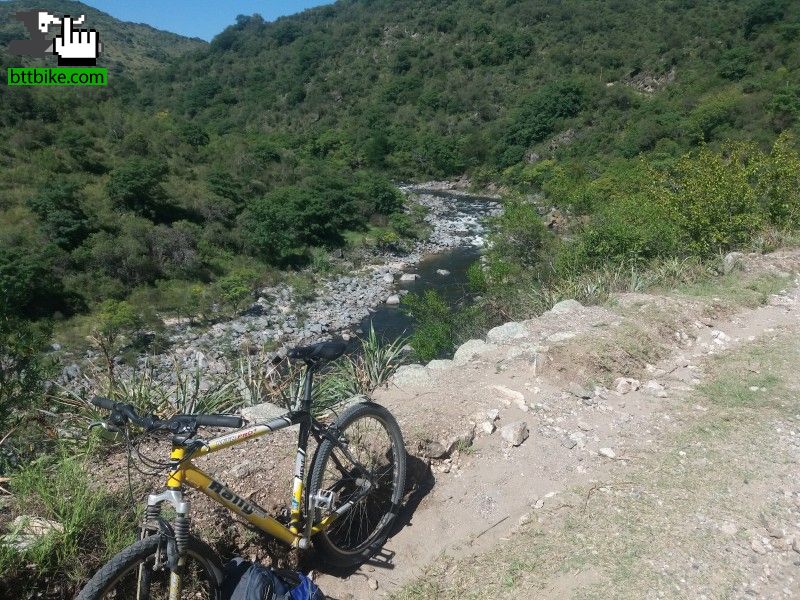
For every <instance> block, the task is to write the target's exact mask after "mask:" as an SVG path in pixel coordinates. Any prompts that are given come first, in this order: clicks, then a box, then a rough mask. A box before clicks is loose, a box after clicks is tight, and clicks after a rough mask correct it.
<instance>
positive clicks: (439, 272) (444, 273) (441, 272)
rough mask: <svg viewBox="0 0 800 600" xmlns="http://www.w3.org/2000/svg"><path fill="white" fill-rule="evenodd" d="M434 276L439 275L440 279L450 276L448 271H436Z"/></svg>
mask: <svg viewBox="0 0 800 600" xmlns="http://www.w3.org/2000/svg"><path fill="white" fill-rule="evenodd" d="M436 274H437V275H441V276H442V277H447V276H448V275H450V271H448V270H447V269H436Z"/></svg>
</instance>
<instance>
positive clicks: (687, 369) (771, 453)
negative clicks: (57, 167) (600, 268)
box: [319, 252, 800, 600]
mask: <svg viewBox="0 0 800 600" xmlns="http://www.w3.org/2000/svg"><path fill="white" fill-rule="evenodd" d="M798 265H800V252H782V253H776V254H773V255H770V256H767V257H755V256H753V257H750V258H749V259H748V260H747V261H745V272H744V273H739V274H738V275H736V276H732V277H728V278H725V280H724V281H720V282H718V283H717V284H715V286H716V287H702V286H701V288H698V287H695V288H693V289H691V290H689V291H688V292H687V293H683V294H680V293H676V294H670V295H668V296H656V295H652V296H651V295H644V294H626V295H622V296H620V297H618V298H616V299H615V301H614V302H612V303H610V305H609V307H605V308H598V307H591V308H589V307H580V306H579V305H577V306H576V305H575V304H572V303H566V304H565V305H562V306H559V307H557V309H556V310H554V311H551V312H550V313H547V314H545V315H544V316H542V317H540V318H538V319H535V320H531V321H526V322H523V323H520V324H509V325H506V326H503V327H502V328H499V329H498V330H493V331H492V332H490V333H489V336H488V338H487V339H488V341H489V343H488V344H480V343H474V344H472V345H471V346H468V347H467V348H466V349H465V350H464V351H461V352H460V353H459V354H457V356H456V358H457V361H456V363H453V364H450V363H439V362H437V363H434V364H432V365H430V368H427V369H421V368H418V369H407V370H406V371H405V373H403V374H401V375H400V376H398V381H397V385H396V386H394V387H392V388H391V389H389V390H387V391H385V392H382V393H381V394H379V395H378V396H377V397H376V400H377V401H379V402H381V403H383V404H385V405H387V406H388V407H389V408H390V409H391V410H392V411H393V413H395V414H396V415H397V416H398V419H399V421H400V422H401V426H402V428H403V431H404V433H405V436H406V438H407V445H408V446H409V448H410V450H412V451H414V452H415V453H416V454H417V455H418V456H425V455H426V454H428V455H430V454H434V455H438V454H440V453H441V450H442V449H443V447H444V448H445V449H446V448H447V447H448V446H452V447H453V448H454V450H453V451H452V452H451V453H450V455H449V457H448V458H445V459H439V460H432V461H429V462H430V471H429V472H428V478H427V480H425V478H424V477H422V478H421V479H422V480H423V483H422V484H421V485H420V488H419V489H418V491H417V496H416V497H414V498H413V501H412V503H411V506H410V507H409V510H408V511H407V513H408V514H407V523H405V526H404V527H402V528H401V529H400V530H399V531H398V532H397V533H396V535H394V537H393V538H392V539H391V540H390V541H389V542H388V544H387V545H386V548H385V552H384V553H383V554H382V555H381V556H380V557H376V560H374V561H372V562H371V563H370V564H368V565H364V566H363V567H362V568H361V569H359V570H358V571H357V572H355V573H353V574H352V575H350V576H349V577H347V578H341V577H339V578H337V577H333V576H331V575H321V576H320V577H319V583H320V585H321V586H322V587H323V589H324V590H325V592H326V593H327V594H329V595H330V597H332V598H339V599H341V600H346V599H359V598H375V597H383V596H386V595H390V594H392V593H399V594H401V595H402V596H404V597H406V596H407V597H410V598H411V597H413V598H427V597H453V598H461V597H482V596H484V595H486V593H487V592H490V593H491V594H494V595H499V596H508V597H519V594H520V592H521V591H522V592H526V593H525V594H524V597H533V596H531V595H530V593H529V592H530V590H533V589H538V590H540V592H541V593H542V595H546V596H547V597H558V598H562V597H563V598H572V597H598V598H608V597H631V598H645V597H647V598H649V597H653V598H656V597H670V596H673V597H697V598H701V597H707V598H717V597H744V594H745V593H746V594H747V597H754V596H758V595H763V597H792V594H794V595H795V596H796V597H800V587H798V586H800V583H798V581H800V576H794V578H792V575H789V574H787V573H786V570H785V567H786V565H790V566H791V565H792V562H793V561H794V560H796V559H800V554H796V553H794V551H793V550H792V548H791V547H792V544H793V543H794V544H795V547H796V548H799V547H800V482H798V481H797V479H796V474H797V472H798V465H797V462H798V460H799V459H800V448H799V446H800V414H798V413H800V407H798V405H797V404H794V405H792V406H791V407H785V410H783V412H781V410H778V409H776V408H775V406H772V405H769V407H768V409H767V408H766V407H765V406H766V405H765V406H762V408H763V410H761V411H760V412H756V413H754V414H750V413H749V412H747V411H751V410H755V409H753V407H752V406H751V405H750V404H753V403H756V401H758V400H759V398H760V395H762V394H763V395H765V397H766V396H769V397H772V396H771V394H773V393H774V394H778V391H777V390H778V388H780V390H783V392H781V393H788V392H787V390H792V389H793V388H792V386H795V385H797V384H798V378H800V374H798V371H800V370H799V369H797V368H796V366H797V364H798V363H797V359H800V343H798V340H800V320H799V319H798V303H800V288H799V287H798V284H800V280H798V279H796V277H795V275H794V273H796V272H797V271H798ZM773 292H775V293H773ZM761 300H765V301H766V303H765V304H764V305H761V306H757V307H754V308H743V305H746V304H750V305H756V304H759V303H760V301H761ZM770 344H772V345H773V346H774V350H775V351H774V352H773V351H771V347H770ZM753 353H755V354H753ZM720 357H722V358H720ZM754 357H755V358H754ZM776 357H778V358H780V359H781V360H780V361H779V360H778V358H776ZM792 357H794V362H792ZM458 363H461V364H458ZM726 365H727V366H728V367H729V368H733V372H732V373H731V372H728V371H725V367H726ZM731 365H735V367H731ZM748 369H750V370H752V371H753V372H752V373H751V372H750V371H748ZM723 372H724V373H723ZM721 373H722V374H721ZM619 376H625V377H631V378H635V379H637V380H638V381H633V382H632V381H619V380H617V381H615V380H616V379H617V378H618V377H619ZM726 377H727V378H730V377H744V378H745V379H746V380H747V383H748V385H746V386H745V387H743V388H741V389H739V387H736V385H739V384H738V383H737V384H736V385H734V383H731V382H730V381H727V380H726V379H725V378H726ZM726 381H727V383H726ZM737 381H738V380H737ZM743 381H744V380H743ZM739 383H741V382H739ZM742 385H744V384H742ZM715 386H716V387H715ZM726 386H728V387H726ZM731 386H733V387H732V388H731ZM740 387H741V386H740ZM609 388H610V389H609ZM631 388H633V389H631ZM636 388H638V389H636ZM717 388H718V389H717ZM709 390H711V391H709ZM714 390H717V392H719V394H718V395H719V397H720V398H726V397H727V396H726V394H732V395H733V397H734V398H739V397H740V396H742V394H744V395H745V396H746V398H745V399H744V400H743V402H744V404H743V405H742V406H734V407H733V408H736V411H732V408H731V406H729V405H728V404H726V403H725V402H727V400H726V401H725V402H723V400H720V401H719V402H717V401H715V400H713V398H712V399H709V398H708V395H709V394H711V395H712V396H713V395H714V394H715V393H716V392H714ZM704 394H705V395H704ZM748 394H749V396H748ZM751 396H752V399H753V400H752V402H751V403H749V404H748V403H747V402H745V400H747V399H749V398H750V397H751ZM715 397H716V396H715ZM776 397H777V396H776ZM740 399H741V398H740ZM775 402H777V403H778V404H780V402H778V401H777V400H776V401H775ZM781 402H784V401H781ZM789 402H790V398H789V396H787V399H786V400H785V403H789ZM758 406H761V405H758ZM787 406H788V404H787ZM493 410H496V411H498V413H499V420H497V421H496V423H495V425H496V427H497V428H498V430H497V431H495V432H493V433H488V430H490V429H492V427H491V426H489V425H488V422H491V421H492V419H491V417H492V416H493V415H488V416H487V411H493ZM792 411H794V412H792ZM731 415H734V416H731ZM742 415H747V418H748V419H751V421H749V422H747V423H745V425H747V426H744V425H742V423H741V422H740V421H739V419H740V418H741V416H742ZM795 415H796V416H795ZM515 422H524V423H525V424H526V425H527V428H528V430H529V432H530V436H529V437H528V439H526V440H525V441H524V442H523V443H522V444H521V445H519V446H512V445H511V444H509V443H508V442H507V441H505V440H504V436H503V433H502V430H503V428H504V427H506V426H507V425H509V424H512V423H515ZM732 422H733V423H735V424H738V425H732V424H731V423H732ZM698 424H700V425H698ZM484 427H486V430H484ZM698 427H699V429H698ZM703 427H706V428H707V429H709V430H710V431H712V432H716V431H717V429H719V428H722V429H725V430H726V431H728V433H729V434H730V435H727V437H726V436H719V439H717V437H715V434H714V433H712V434H708V433H705V432H704V430H703V429H702V428H703ZM792 428H794V429H792ZM473 430H474V431H475V438H474V441H473V443H472V444H471V445H470V444H469V443H467V441H466V440H467V439H468V438H469V437H471V435H472V433H471V432H472V431H473ZM698 432H699V434H698ZM731 432H734V433H735V435H734V434H732V433H731ZM776 432H777V433H776ZM745 434H746V435H745ZM697 435H700V437H701V438H702V436H705V438H702V439H700V440H698V439H695V438H696V437H697ZM459 438H461V442H458V441H457V440H458V439H459ZM784 438H785V439H784ZM763 440H768V441H774V442H775V444H773V445H770V444H767V443H764V444H762V443H761V441H763ZM437 442H438V444H437ZM712 442H713V443H712ZM698 444H699V446H698ZM698 448H699V449H700V450H698ZM781 448H783V449H784V450H786V449H787V448H789V449H790V450H791V452H786V453H785V457H784V458H785V460H783V459H778V458H777V457H781V456H783V455H782V454H781V452H780V449H781ZM742 451H743V452H747V453H748V455H747V457H746V458H747V460H746V461H745V462H746V463H747V464H738V463H737V461H738V460H740V459H742V458H743V457H742V456H741V455H740V452H742ZM664 457H669V459H670V461H671V462H669V464H668V465H667V464H666V463H664ZM673 459H674V460H673ZM416 464H417V471H418V475H419V474H420V473H423V474H424V473H425V468H424V467H425V464H424V463H422V461H421V460H420V459H417V460H416ZM751 469H754V470H755V472H756V473H758V474H759V477H758V478H754V477H753V476H752V475H750V476H749V477H750V479H751V480H753V481H755V479H758V480H759V481H758V483H753V484H752V485H749V484H741V481H742V480H745V481H747V477H748V476H746V475H743V474H742V473H744V472H750V471H749V470H751ZM791 473H793V474H794V476H795V478H794V479H793V478H792V477H791V476H790V474H791ZM734 482H739V483H734ZM705 484H708V485H707V486H706V485H705ZM664 486H666V487H667V488H668V489H662V488H663V487H664ZM776 488H778V489H779V490H780V494H778V492H776ZM773 492H774V493H773ZM770 494H772V495H775V494H778V496H780V498H778V500H780V501H779V502H778V503H777V504H776V505H775V506H772V505H771V504H770V503H769V497H770ZM676 498H683V501H682V502H677V503H675V502H674V501H675V499H676ZM743 498H744V499H746V502H743V505H746V506H747V507H748V508H747V510H745V509H743V510H745V512H747V511H749V512H751V513H752V512H753V510H755V511H756V513H755V514H758V511H759V510H761V511H765V512H766V513H769V515H770V516H764V517H763V519H764V521H765V522H768V523H769V525H768V527H769V528H770V529H769V530H765V529H764V527H765V526H764V525H759V524H758V523H755V524H753V523H748V524H747V525H746V526H743V525H742V523H740V522H738V521H739V520H740V519H741V514H739V513H737V510H736V509H734V508H732V505H735V504H736V503H737V502H739V501H740V500H741V499H743ZM781 499H782V500H781ZM756 505H758V507H757V510H756V509H755V508H754V507H755V506H756ZM598 507H600V509H599V513H598V514H594V516H593V517H592V519H594V518H596V523H595V521H593V520H592V519H589V520H588V521H587V518H588V515H590V514H592V511H597V510H598ZM781 511H783V512H781ZM792 511H794V512H792ZM724 515H727V518H728V520H727V521H726V520H725V518H723V516H724ZM737 515H738V516H737ZM645 517H646V518H645ZM642 518H645V521H646V522H647V525H646V526H643V527H640V525H641V519H642ZM758 519H760V517H757V520H758ZM792 519H794V520H793V521H792ZM698 520H699V521H698ZM578 522H579V523H582V526H581V527H582V528H577V529H575V528H574V526H575V523H578ZM698 523H699V525H698ZM698 527H699V529H698ZM759 527H760V528H761V530H762V531H760V533H759V531H758V530H759ZM780 527H783V529H782V530H780V533H781V535H780V536H779V537H775V536H773V534H775V535H777V534H778V533H779V531H778V529H780ZM706 530H708V531H706ZM698 531H700V532H706V536H699V534H698ZM709 531H710V532H711V533H709ZM744 531H746V532H747V533H743V532H744ZM720 532H722V533H721V534H720ZM712 533H713V535H712ZM716 534H719V535H722V536H723V538H724V539H723V542H726V543H727V541H730V539H734V538H736V539H738V538H737V535H738V536H739V537H742V536H744V538H742V539H743V540H744V541H742V540H739V542H741V543H738V542H737V543H738V545H736V546H735V550H731V549H730V548H728V547H727V546H726V545H725V543H721V542H720V541H719V540H718V539H717V537H715V535H716ZM760 534H763V535H761V536H760ZM598 536H599V537H598ZM665 536H672V537H674V539H675V540H678V539H683V540H684V541H685V544H686V547H687V548H692V549H694V551H695V552H696V554H695V556H694V559H693V560H690V562H689V564H690V565H693V566H691V567H690V568H689V573H688V575H687V574H685V573H684V574H682V575H675V573H672V574H673V575H675V577H672V576H671V575H670V573H671V571H670V569H671V566H670V564H671V561H672V559H671V558H670V556H673V555H675V553H677V554H680V553H681V552H680V548H676V547H674V545H670V543H668V542H669V538H665ZM698 536H699V537H698ZM762 537H766V539H762ZM745 538H746V539H745ZM543 539H547V540H551V541H548V543H542V540H543ZM553 540H555V541H553ZM726 540H727V541H726ZM794 540H796V541H794ZM554 544H556V545H557V544H561V546H559V547H558V548H555V549H554V548H553V545H554ZM592 544H596V546H597V547H591V545H592ZM742 545H743V546H742ZM740 546H742V548H740ZM548 548H549V549H550V550H551V552H550V554H546V553H544V552H545V549H548ZM652 548H661V549H662V551H663V554H662V555H660V556H659V555H654V554H653V553H652V552H651V549H652ZM726 548H727V549H726ZM718 550H719V551H720V552H721V551H723V550H724V551H725V552H727V554H720V555H715V552H717V551H718ZM670 553H672V554H670ZM608 554H610V556H608ZM640 556H641V557H643V558H642V561H643V562H640V560H639V558H638V557H640ZM557 557H561V559H560V560H559V559H558V558H557ZM578 557H581V558H580V560H578ZM673 558H674V556H673ZM731 561H733V562H732V563H731V564H727V565H726V563H727V562H731ZM672 562H674V561H672ZM679 562H680V561H679ZM734 563H735V564H734ZM761 563H763V565H762V564H761ZM784 563H786V564H784ZM490 564H491V565H493V566H494V570H493V571H490V572H493V573H495V574H496V575H497V577H494V578H492V577H490V583H488V584H486V583H482V582H481V578H478V577H475V576H473V575H474V574H476V573H477V574H479V575H481V577H483V578H485V577H486V576H487V573H486V572H485V571H484V566H485V565H490ZM645 567H646V568H647V570H649V571H652V573H653V574H654V575H653V576H654V577H655V578H656V579H655V580H654V581H652V582H651V583H652V585H650V584H643V585H640V584H641V581H639V582H638V584H637V583H636V580H635V579H634V580H633V583H631V582H629V581H628V580H627V579H626V578H625V577H624V573H625V572H626V569H632V571H631V572H632V573H633V572H636V570H644V569H645ZM751 567H752V568H751ZM756 567H757V568H756ZM794 568H795V570H796V567H794ZM759 569H760V570H759ZM765 569H766V572H768V573H770V576H765V575H764V573H765ZM755 571H758V573H755V574H754V572H755ZM665 573H666V574H665ZM734 573H735V576H734V575H733V574H734ZM426 574H427V577H426V578H425V580H427V582H428V583H425V582H424V581H423V582H422V583H420V582H417V580H418V578H420V577H422V576H423V575H426ZM659 577H660V578H661V579H659ZM759 577H762V578H766V579H765V582H761V583H760V582H759V581H758V578H759ZM662 579H663V581H662ZM415 582H417V583H415ZM431 582H433V583H431ZM665 582H666V583H665ZM687 582H689V583H687ZM376 584H377V590H376V589H375V587H376ZM693 585H694V587H692V586H693ZM409 586H410V587H409ZM432 586H433V587H432ZM486 586H488V588H487V587H486ZM604 586H605V587H604ZM687 586H688V587H687ZM773 588H774V589H773ZM593 590H594V591H597V590H602V593H601V592H598V595H596V596H595V595H593V594H594V591H593ZM624 590H629V591H630V593H628V592H627V591H624ZM634 590H635V591H634ZM654 590H655V591H654ZM721 590H727V591H726V593H721ZM784 590H788V592H785V591H784ZM773 593H774V594H776V595H774V596H773V595H771V594H773Z"/></svg>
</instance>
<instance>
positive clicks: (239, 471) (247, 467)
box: [231, 460, 255, 478]
mask: <svg viewBox="0 0 800 600" xmlns="http://www.w3.org/2000/svg"><path fill="white" fill-rule="evenodd" d="M254 470H255V467H254V466H253V463H251V462H250V461H249V460H244V461H242V462H240V463H239V464H236V465H234V466H233V467H231V475H233V476H234V477H237V478H241V477H247V476H248V475H250V474H252V473H253V471H254Z"/></svg>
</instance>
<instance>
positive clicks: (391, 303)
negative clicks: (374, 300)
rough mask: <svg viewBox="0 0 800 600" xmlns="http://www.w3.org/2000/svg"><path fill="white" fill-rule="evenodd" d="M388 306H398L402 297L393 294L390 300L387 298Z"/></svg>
mask: <svg viewBox="0 0 800 600" xmlns="http://www.w3.org/2000/svg"><path fill="white" fill-rule="evenodd" d="M386 304H388V305H389V306H397V305H398V304H400V296H399V295H397V294H392V295H391V296H389V297H388V298H386Z"/></svg>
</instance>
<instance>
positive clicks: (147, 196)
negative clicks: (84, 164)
mask: <svg viewBox="0 0 800 600" xmlns="http://www.w3.org/2000/svg"><path fill="white" fill-rule="evenodd" d="M166 174H167V169H166V167H165V166H164V164H163V163H159V162H156V161H154V160H145V159H142V158H132V159H131V160H130V161H129V162H128V163H127V164H124V165H122V166H120V167H117V168H116V169H114V170H113V171H112V172H111V175H110V177H109V179H108V183H107V185H106V191H107V192H108V197H109V198H110V199H111V201H112V202H113V203H114V204H115V205H116V206H117V207H119V208H122V209H125V210H132V211H134V212H136V213H137V214H139V215H141V216H143V217H148V218H163V217H164V216H165V214H164V209H165V206H164V203H165V200H166V193H165V191H164V188H163V186H162V183H163V181H164V177H165V176H166Z"/></svg>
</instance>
